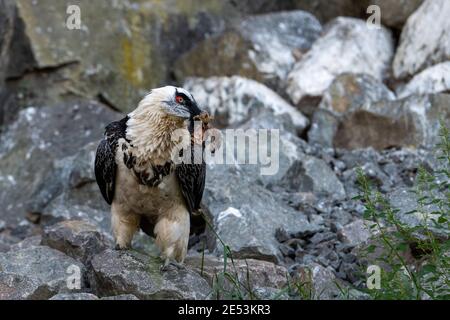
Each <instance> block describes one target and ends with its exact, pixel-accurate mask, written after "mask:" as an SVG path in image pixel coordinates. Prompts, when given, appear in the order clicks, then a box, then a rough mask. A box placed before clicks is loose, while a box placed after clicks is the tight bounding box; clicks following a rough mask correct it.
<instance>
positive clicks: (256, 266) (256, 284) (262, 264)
mask: <svg viewBox="0 0 450 320" xmlns="http://www.w3.org/2000/svg"><path fill="white" fill-rule="evenodd" d="M186 264H187V265H188V266H190V267H192V268H193V269H194V270H195V271H197V273H199V274H201V275H202V276H203V277H204V278H205V279H206V280H207V281H208V283H209V284H210V285H211V287H214V286H215V285H221V286H222V287H223V288H225V289H226V290H232V289H233V283H231V282H230V281H229V280H228V279H227V278H225V279H224V281H225V283H223V284H219V283H218V282H217V278H216V277H217V276H218V275H223V272H224V262H223V259H219V258H217V257H214V256H210V255H205V256H204V257H202V256H201V255H199V256H188V257H187V258H186ZM226 270H227V272H228V273H230V274H232V275H233V276H234V277H235V278H236V279H239V282H240V284H241V287H242V289H243V290H242V291H244V292H247V293H249V292H248V291H249V290H250V291H253V290H256V289H257V288H264V287H270V288H275V289H278V290H280V289H283V288H284V287H285V286H286V285H287V275H288V271H287V269H286V268H285V267H283V266H278V265H276V264H274V263H271V262H268V261H261V260H254V259H246V260H239V259H234V266H233V264H232V263H231V261H230V262H229V263H228V266H227V269H226ZM222 298H223V297H222Z"/></svg>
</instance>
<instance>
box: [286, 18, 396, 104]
mask: <svg viewBox="0 0 450 320" xmlns="http://www.w3.org/2000/svg"><path fill="white" fill-rule="evenodd" d="M393 51H394V47H393V40H392V36H391V33H390V32H389V31H388V30H387V29H385V28H381V29H369V28H368V27H367V25H366V23H365V21H363V20H358V19H353V18H337V19H335V20H333V22H331V23H330V24H329V25H328V26H327V28H326V30H325V33H324V34H323V35H322V37H321V38H319V39H318V40H317V41H316V42H315V43H314V45H313V47H312V48H311V50H310V51H309V52H308V53H306V55H305V56H304V57H303V58H302V59H301V60H300V61H299V62H297V64H296V65H295V67H294V69H293V70H292V72H291V73H290V74H289V77H288V87H287V93H288V95H289V97H290V98H291V100H292V101H293V102H294V103H295V104H299V103H300V102H301V100H302V99H303V98H307V97H320V96H322V94H323V93H324V92H325V90H326V89H327V88H328V87H329V85H330V84H331V83H332V82H333V80H334V79H335V78H336V76H338V75H339V74H341V73H365V74H368V75H370V76H372V77H374V78H375V79H378V80H383V79H384V78H385V76H386V71H387V69H388V68H389V64H390V63H391V59H392V57H393Z"/></svg>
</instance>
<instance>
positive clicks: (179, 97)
mask: <svg viewBox="0 0 450 320" xmlns="http://www.w3.org/2000/svg"><path fill="white" fill-rule="evenodd" d="M175 100H176V101H177V103H179V104H183V103H184V99H183V97H182V96H177V97H176V98H175Z"/></svg>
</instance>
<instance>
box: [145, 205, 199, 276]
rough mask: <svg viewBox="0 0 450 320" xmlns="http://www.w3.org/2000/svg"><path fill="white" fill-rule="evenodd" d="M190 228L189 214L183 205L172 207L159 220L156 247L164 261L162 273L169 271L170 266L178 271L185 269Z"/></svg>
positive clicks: (156, 227) (156, 231)
mask: <svg viewBox="0 0 450 320" xmlns="http://www.w3.org/2000/svg"><path fill="white" fill-rule="evenodd" d="M189 227H190V221H189V212H188V211H187V210H186V208H185V207H184V205H182V204H180V205H179V206H174V207H172V208H171V210H170V211H169V212H167V213H166V214H165V215H162V216H160V217H159V218H158V222H157V223H156V225H155V229H154V230H155V234H156V245H157V246H158V248H159V250H160V252H161V257H162V259H163V260H164V264H163V265H162V266H161V271H166V270H168V268H169V266H172V267H176V268H177V269H178V270H180V269H182V268H184V266H183V265H182V264H183V261H184V258H185V257H186V253H187V246H188V241H189Z"/></svg>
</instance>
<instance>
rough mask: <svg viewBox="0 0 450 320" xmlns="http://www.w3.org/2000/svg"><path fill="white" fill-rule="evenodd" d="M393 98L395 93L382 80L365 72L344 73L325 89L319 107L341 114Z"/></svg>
mask: <svg viewBox="0 0 450 320" xmlns="http://www.w3.org/2000/svg"><path fill="white" fill-rule="evenodd" d="M392 100H395V94H394V93H393V92H392V91H391V90H389V89H388V88H387V87H386V86H385V85H384V84H383V82H381V81H380V80H378V79H375V78H373V77H372V76H370V75H367V74H351V73H344V74H341V75H339V76H337V77H336V79H334V81H333V82H332V83H331V85H330V87H329V88H328V89H327V90H326V91H325V93H324V94H323V97H322V101H321V102H320V105H319V108H322V109H327V110H330V111H333V112H334V113H336V114H343V113H345V112H347V111H349V110H351V109H353V108H358V107H360V106H361V105H363V104H366V103H370V102H376V101H392Z"/></svg>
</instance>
